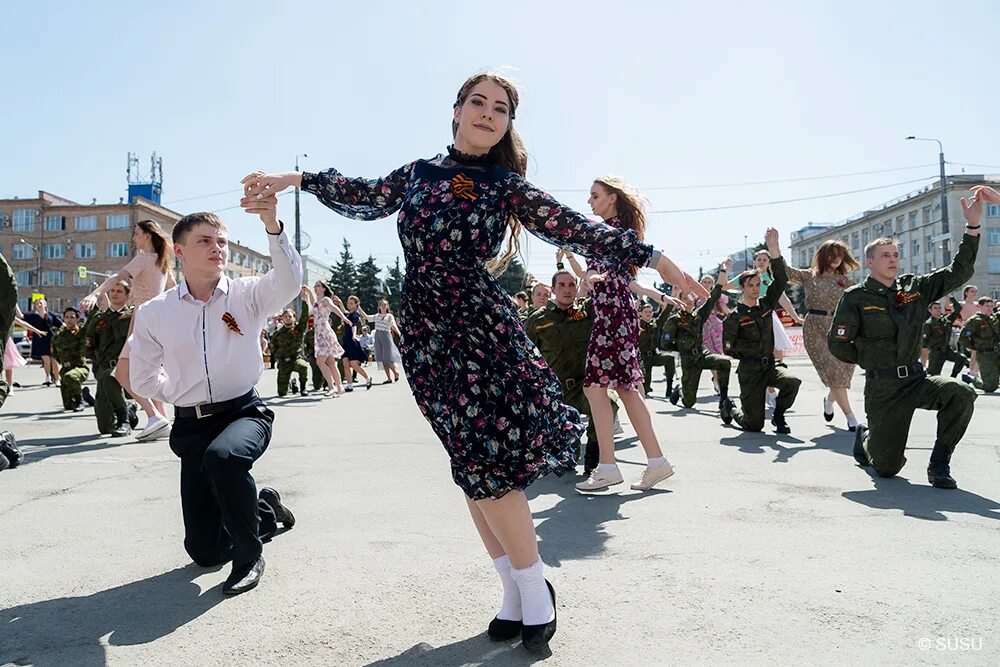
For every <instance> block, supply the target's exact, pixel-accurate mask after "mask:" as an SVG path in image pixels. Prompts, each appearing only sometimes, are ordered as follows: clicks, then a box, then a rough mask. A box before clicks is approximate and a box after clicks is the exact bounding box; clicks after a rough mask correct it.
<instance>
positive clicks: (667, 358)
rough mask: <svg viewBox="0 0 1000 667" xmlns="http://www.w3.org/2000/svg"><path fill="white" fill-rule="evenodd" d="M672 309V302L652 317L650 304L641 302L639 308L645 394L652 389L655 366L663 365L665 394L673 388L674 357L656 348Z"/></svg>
mask: <svg viewBox="0 0 1000 667" xmlns="http://www.w3.org/2000/svg"><path fill="white" fill-rule="evenodd" d="M673 311H674V306H673V304H666V305H664V306H663V307H662V308H660V312H659V313H658V314H657V315H656V317H653V306H652V304H649V303H646V304H643V305H642V307H641V308H640V309H639V354H640V355H641V356H642V371H643V385H644V389H645V392H646V393H647V394H648V393H650V392H652V391H653V387H652V386H651V383H652V381H653V368H654V367H655V366H663V372H664V373H665V374H666V377H667V392H666V396H670V392H671V391H673V389H674V368H675V367H674V357H673V355H672V354H668V353H665V352H662V351H660V350H659V349H658V348H659V343H660V338H661V337H662V331H663V325H664V323H665V322H666V321H667V318H668V317H670V314H671V313H672V312H673ZM666 396H665V397H666Z"/></svg>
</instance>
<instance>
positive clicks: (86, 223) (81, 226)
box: [74, 215, 97, 232]
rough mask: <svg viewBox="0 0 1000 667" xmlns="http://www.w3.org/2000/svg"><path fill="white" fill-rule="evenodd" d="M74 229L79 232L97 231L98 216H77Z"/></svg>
mask: <svg viewBox="0 0 1000 667" xmlns="http://www.w3.org/2000/svg"><path fill="white" fill-rule="evenodd" d="M74 229H76V231H78V232H92V231H95V230H96V229H97V216H96V215H78V216H76V223H75V225H74Z"/></svg>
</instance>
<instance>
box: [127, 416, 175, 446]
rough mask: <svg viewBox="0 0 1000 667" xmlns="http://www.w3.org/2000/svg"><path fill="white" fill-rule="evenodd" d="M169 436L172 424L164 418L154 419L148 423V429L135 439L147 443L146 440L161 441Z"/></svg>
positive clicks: (143, 430)
mask: <svg viewBox="0 0 1000 667" xmlns="http://www.w3.org/2000/svg"><path fill="white" fill-rule="evenodd" d="M168 435H170V422H168V421H167V420H166V419H164V418H163V417H154V418H152V419H150V420H149V421H148V422H146V428H144V429H142V433H140V434H139V435H137V436H135V439H136V440H138V441H140V442H145V441H146V440H159V439H160V438H165V437H167V436H168Z"/></svg>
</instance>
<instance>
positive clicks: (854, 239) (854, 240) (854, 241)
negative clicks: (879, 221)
mask: <svg viewBox="0 0 1000 667" xmlns="http://www.w3.org/2000/svg"><path fill="white" fill-rule="evenodd" d="M851 247H852V248H854V249H855V250H857V249H858V248H859V247H860V246H858V233H857V232H851Z"/></svg>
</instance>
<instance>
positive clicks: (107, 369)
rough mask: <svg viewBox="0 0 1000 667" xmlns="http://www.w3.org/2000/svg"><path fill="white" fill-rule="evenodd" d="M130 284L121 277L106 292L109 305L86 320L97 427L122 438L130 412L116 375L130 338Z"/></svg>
mask: <svg viewBox="0 0 1000 667" xmlns="http://www.w3.org/2000/svg"><path fill="white" fill-rule="evenodd" d="M130 292H131V287H130V286H129V284H128V282H126V281H124V280H122V281H119V282H118V283H116V284H115V285H113V286H112V287H111V289H110V290H109V291H108V292H107V295H108V299H109V301H110V306H111V307H110V308H107V309H106V310H103V311H101V312H99V313H97V314H95V315H93V316H92V317H90V318H89V319H88V320H87V329H86V337H87V349H88V351H89V352H90V354H91V356H92V357H93V359H94V377H95V378H96V379H97V398H96V402H95V404H94V413H95V415H96V416H97V428H98V430H99V431H100V432H101V433H102V434H105V435H106V434H111V437H112V438H121V437H124V436H126V435H128V434H129V433H131V431H132V429H131V427H130V419H129V417H130V415H129V408H128V404H127V403H126V402H125V390H124V389H122V386H121V385H120V384H118V380H116V379H115V366H116V365H117V363H118V355H119V354H121V351H122V347H124V345H125V341H126V340H127V339H128V330H129V325H130V324H131V322H132V311H133V308H132V307H131V306H127V305H126V304H127V303H128V296H129V293H130Z"/></svg>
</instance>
